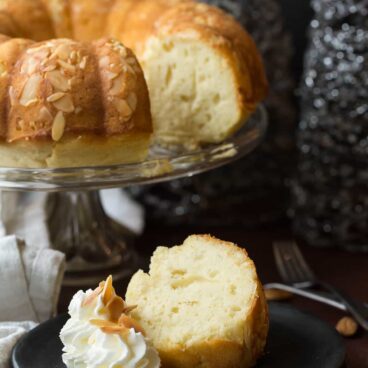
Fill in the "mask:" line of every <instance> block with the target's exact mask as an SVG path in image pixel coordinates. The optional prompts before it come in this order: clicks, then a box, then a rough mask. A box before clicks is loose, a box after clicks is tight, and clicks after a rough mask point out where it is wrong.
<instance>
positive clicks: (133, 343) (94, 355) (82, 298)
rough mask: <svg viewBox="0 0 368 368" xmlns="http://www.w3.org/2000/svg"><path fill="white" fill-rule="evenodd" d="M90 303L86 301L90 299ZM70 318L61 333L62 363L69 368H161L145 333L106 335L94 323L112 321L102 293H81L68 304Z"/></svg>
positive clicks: (129, 331)
mask: <svg viewBox="0 0 368 368" xmlns="http://www.w3.org/2000/svg"><path fill="white" fill-rule="evenodd" d="M91 298H92V301H91V302H87V303H86V301H88V299H91ZM69 314H70V319H69V320H68V321H67V323H66V324H65V326H64V327H63V329H62V330H61V333H60V339H61V341H62V342H63V344H64V348H63V356H62V359H63V362H64V363H65V365H66V366H67V367H68V368H159V367H160V359H159V356H158V353H157V351H156V350H155V349H154V348H153V346H152V344H151V343H150V341H149V340H147V339H146V338H145V337H144V336H143V335H142V333H140V332H136V331H135V330H134V329H133V328H130V329H129V330H128V331H127V332H124V333H123V332H115V333H111V332H109V333H107V332H105V331H104V330H103V329H101V328H100V327H98V326H96V325H94V324H93V323H91V321H93V320H96V319H97V320H106V321H109V313H108V309H107V308H106V305H105V303H104V302H103V296H102V294H100V295H98V296H96V297H94V296H93V291H92V290H88V291H87V292H83V291H79V292H78V293H77V294H76V295H75V296H74V297H73V299H72V301H71V303H70V305H69Z"/></svg>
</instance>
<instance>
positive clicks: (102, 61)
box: [98, 56, 110, 68]
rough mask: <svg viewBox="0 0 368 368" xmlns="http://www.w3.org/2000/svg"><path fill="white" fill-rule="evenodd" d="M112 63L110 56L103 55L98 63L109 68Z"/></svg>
mask: <svg viewBox="0 0 368 368" xmlns="http://www.w3.org/2000/svg"><path fill="white" fill-rule="evenodd" d="M109 64H110V58H109V57H108V56H103V57H102V58H101V59H100V60H99V61H98V65H99V66H100V67H101V68H108V66H109Z"/></svg>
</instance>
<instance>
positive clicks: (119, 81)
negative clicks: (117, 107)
mask: <svg viewBox="0 0 368 368" xmlns="http://www.w3.org/2000/svg"><path fill="white" fill-rule="evenodd" d="M124 89H125V83H124V77H123V76H122V75H120V76H119V77H118V78H115V79H114V80H113V83H112V87H111V89H110V94H112V95H113V96H117V95H119V94H121V93H122V92H124Z"/></svg>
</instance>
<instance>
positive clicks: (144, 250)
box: [60, 223, 368, 368]
mask: <svg viewBox="0 0 368 368" xmlns="http://www.w3.org/2000/svg"><path fill="white" fill-rule="evenodd" d="M203 233H210V234H212V235H214V236H217V237H219V238H221V239H223V240H228V241H232V242H235V243H237V244H239V245H241V246H243V247H245V248H246V249H247V251H248V253H249V255H250V256H251V258H252V259H253V260H254V261H255V263H256V265H257V269H258V273H259V276H260V278H261V280H262V282H264V283H267V282H271V281H281V280H280V277H279V275H278V272H277V270H276V267H275V263H274V259H273V255H272V248H271V245H272V242H273V241H275V240H281V239H290V237H291V231H290V227H289V226H288V224H287V223H280V224H277V225H272V226H265V227H263V228H261V229H258V230H246V229H244V228H242V227H241V226H238V227H223V228H222V227H218V228H214V227H211V228H204V227H202V226H201V227H195V226H191V227H186V226H176V227H163V226H149V227H148V228H147V229H146V231H145V233H144V235H143V236H142V237H141V238H140V239H138V240H137V244H136V247H137V249H138V250H139V252H140V253H141V254H142V255H145V256H146V257H149V256H150V254H151V253H152V251H153V250H154V248H155V247H156V246H158V245H175V244H181V243H182V241H183V240H184V239H185V237H186V236H187V235H189V234H203ZM302 250H303V253H304V255H305V256H306V258H307V260H308V262H309V263H310V264H311V265H312V266H313V268H314V270H315V272H316V273H317V275H318V276H319V277H320V278H323V279H324V280H326V281H329V282H331V283H332V284H334V285H336V286H339V287H340V288H342V289H345V290H346V291H348V292H349V293H350V294H351V296H353V297H355V298H357V299H360V300H363V301H366V302H368V254H366V255H364V254H352V253H347V252H344V251H341V250H336V249H317V248H310V247H306V246H303V247H302ZM119 289H120V291H121V292H124V285H122V284H120V285H119ZM74 291H75V290H72V289H64V290H63V292H62V297H61V302H60V311H65V310H66V306H67V304H68V302H69V300H70V297H71V296H72V295H73V292H74ZM288 303H292V304H293V305H295V306H296V307H298V308H300V309H301V310H303V311H306V312H309V313H311V314H313V315H315V316H318V317H320V318H322V319H323V320H325V321H327V322H328V323H330V324H331V326H335V324H336V322H337V321H338V320H339V319H340V318H341V317H343V316H344V314H343V313H342V312H340V311H338V310H335V309H333V308H330V307H328V306H324V305H322V304H319V303H316V302H313V301H308V300H306V299H302V298H299V297H295V298H293V299H292V300H291V301H288ZM345 342H346V349H347V359H346V366H347V367H348V368H368V334H367V333H365V334H364V333H362V332H360V333H359V334H358V335H357V336H356V337H354V338H349V339H346V340H345ZM193 368H194V367H193ZM280 368H282V367H280ZM296 368H297V367H296Z"/></svg>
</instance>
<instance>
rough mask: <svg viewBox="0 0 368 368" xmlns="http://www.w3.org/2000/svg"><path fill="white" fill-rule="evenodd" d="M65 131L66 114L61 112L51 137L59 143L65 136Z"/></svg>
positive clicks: (53, 125)
mask: <svg viewBox="0 0 368 368" xmlns="http://www.w3.org/2000/svg"><path fill="white" fill-rule="evenodd" d="M64 130H65V117H64V114H63V113H62V112H61V111H59V112H58V113H57V114H56V116H55V119H54V122H53V124H52V130H51V137H52V139H53V140H54V141H55V142H58V141H59V140H60V139H61V138H62V137H63V135H64Z"/></svg>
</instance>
